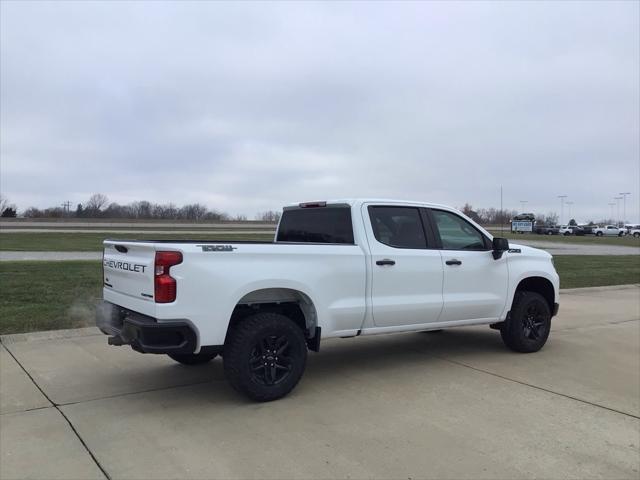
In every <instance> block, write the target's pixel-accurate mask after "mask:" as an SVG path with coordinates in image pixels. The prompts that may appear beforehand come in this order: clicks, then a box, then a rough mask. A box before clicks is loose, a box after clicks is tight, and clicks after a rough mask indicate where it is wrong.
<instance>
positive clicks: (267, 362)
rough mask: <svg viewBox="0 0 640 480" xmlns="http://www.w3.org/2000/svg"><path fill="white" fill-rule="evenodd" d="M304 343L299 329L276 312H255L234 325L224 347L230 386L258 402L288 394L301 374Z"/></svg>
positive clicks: (305, 355) (305, 358)
mask: <svg viewBox="0 0 640 480" xmlns="http://www.w3.org/2000/svg"><path fill="white" fill-rule="evenodd" d="M306 362H307V344H306V341H305V338H304V335H303V333H302V329H301V328H300V327H299V326H298V325H296V324H295V323H294V322H293V321H292V320H290V319H289V318H288V317H285V316H284V315H280V314H277V313H258V314H255V315H251V316H249V317H247V318H245V319H244V320H242V321H240V322H239V323H238V324H237V325H234V326H233V327H232V329H231V330H230V332H229V336H228V338H227V342H226V344H225V350H224V372H225V375H226V377H227V380H228V381H229V383H230V384H231V386H232V387H233V388H235V389H236V390H237V391H239V392H240V393H243V394H245V395H247V396H248V397H249V398H251V399H253V400H257V401H259V402H268V401H270V400H276V399H278V398H281V397H284V396H285V395H287V394H288V393H289V392H290V391H291V390H293V388H294V387H295V386H296V385H297V383H298V381H299V380H300V378H301V377H302V374H303V372H304V369H305V366H306Z"/></svg>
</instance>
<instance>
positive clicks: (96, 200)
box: [85, 193, 109, 215]
mask: <svg viewBox="0 0 640 480" xmlns="http://www.w3.org/2000/svg"><path fill="white" fill-rule="evenodd" d="M108 202H109V199H108V198H107V196H106V195H103V194H102V193H94V194H93V195H91V197H90V198H89V201H88V202H87V204H86V206H85V211H87V212H91V213H92V214H94V215H95V214H97V213H100V211H101V210H102V208H103V207H104V206H105V205H106V204H107V203H108Z"/></svg>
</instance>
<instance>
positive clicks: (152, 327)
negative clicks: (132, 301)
mask: <svg viewBox="0 0 640 480" xmlns="http://www.w3.org/2000/svg"><path fill="white" fill-rule="evenodd" d="M96 325H97V327H98V328H99V329H100V331H101V332H102V333H104V334H106V335H110V337H109V344H110V345H131V347H132V348H133V349H134V350H137V351H138V352H142V353H193V352H194V351H195V350H196V348H197V346H198V335H197V334H196V332H195V331H194V329H193V327H192V326H191V323H190V322H188V321H187V320H171V321H163V322H162V323H159V322H158V321H157V320H156V319H155V318H152V317H148V316H146V315H141V314H139V313H136V312H133V311H131V310H127V309H126V308H122V307H119V306H117V305H114V304H112V303H109V302H102V303H101V304H99V305H98V308H97V309H96Z"/></svg>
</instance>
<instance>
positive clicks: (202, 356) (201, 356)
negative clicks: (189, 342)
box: [168, 353, 218, 365]
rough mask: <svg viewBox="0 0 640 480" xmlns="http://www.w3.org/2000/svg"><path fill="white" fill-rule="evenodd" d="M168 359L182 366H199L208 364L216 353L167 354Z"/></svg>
mask: <svg viewBox="0 0 640 480" xmlns="http://www.w3.org/2000/svg"><path fill="white" fill-rule="evenodd" d="M168 355H169V357H170V358H172V359H173V360H175V361H176V362H178V363H181V364H183V365H201V364H203V363H207V362H210V361H211V360H213V359H214V358H216V356H217V355H218V354H217V353H169V354H168Z"/></svg>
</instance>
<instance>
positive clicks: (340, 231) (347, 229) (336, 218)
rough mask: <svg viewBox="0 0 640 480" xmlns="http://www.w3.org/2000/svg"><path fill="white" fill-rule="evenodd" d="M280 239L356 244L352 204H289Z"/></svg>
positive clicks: (283, 219) (282, 240) (280, 240)
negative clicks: (294, 205)
mask: <svg viewBox="0 0 640 480" xmlns="http://www.w3.org/2000/svg"><path fill="white" fill-rule="evenodd" d="M321 205H322V204H321ZM276 242H295V243H331V244H346V245H353V244H354V238H353V223H352V221H351V207H350V206H349V205H345V204H333V205H332V204H329V205H322V206H313V207H302V206H301V207H285V209H284V211H283V213H282V219H281V220H280V225H279V226H278V233H277V235H276Z"/></svg>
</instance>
